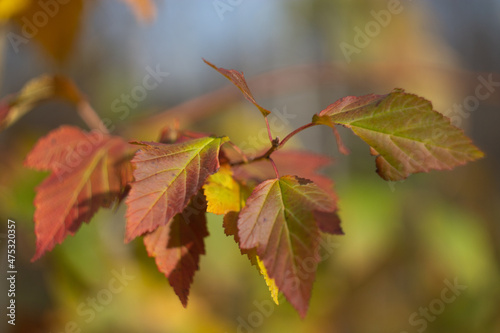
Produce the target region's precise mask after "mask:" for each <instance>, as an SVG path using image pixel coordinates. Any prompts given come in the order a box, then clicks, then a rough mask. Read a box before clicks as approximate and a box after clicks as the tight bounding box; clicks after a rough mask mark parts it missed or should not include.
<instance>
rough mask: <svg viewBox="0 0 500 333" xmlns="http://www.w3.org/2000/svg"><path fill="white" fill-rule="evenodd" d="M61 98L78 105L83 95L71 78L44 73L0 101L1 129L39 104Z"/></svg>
mask: <svg viewBox="0 0 500 333" xmlns="http://www.w3.org/2000/svg"><path fill="white" fill-rule="evenodd" d="M52 98H59V99H63V100H66V101H68V102H70V103H73V104H75V105H77V104H78V103H79V102H80V101H82V99H83V97H82V95H81V93H80V91H79V90H78V88H77V87H76V85H75V84H74V83H73V81H71V80H70V79H68V78H66V77H63V76H59V75H55V76H50V75H43V76H40V77H37V78H35V79H32V80H31V81H29V82H28V83H27V84H26V85H25V86H24V87H23V89H22V90H21V91H20V92H19V93H18V94H16V95H11V96H7V97H5V98H3V99H2V100H1V101H0V130H3V129H5V128H7V127H9V126H10V125H12V124H13V123H15V122H16V121H17V120H18V119H19V118H21V117H22V116H23V115H25V114H26V113H27V112H29V111H30V110H31V109H33V108H34V107H35V106H37V105H38V104H40V103H42V102H45V101H47V100H49V99H52Z"/></svg>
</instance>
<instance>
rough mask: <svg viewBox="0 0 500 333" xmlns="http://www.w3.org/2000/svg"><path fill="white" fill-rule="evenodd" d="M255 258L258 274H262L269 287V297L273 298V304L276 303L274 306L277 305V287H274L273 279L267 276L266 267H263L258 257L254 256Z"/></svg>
mask: <svg viewBox="0 0 500 333" xmlns="http://www.w3.org/2000/svg"><path fill="white" fill-rule="evenodd" d="M256 258H257V265H259V269H260V274H262V276H263V277H264V280H266V284H267V286H268V287H269V291H270V292H271V297H272V298H273V301H274V303H276V305H279V304H280V303H279V302H278V292H279V290H278V287H277V286H276V283H275V282H274V279H271V278H270V277H269V275H267V271H266V267H264V263H263V262H262V261H261V260H260V258H259V256H256Z"/></svg>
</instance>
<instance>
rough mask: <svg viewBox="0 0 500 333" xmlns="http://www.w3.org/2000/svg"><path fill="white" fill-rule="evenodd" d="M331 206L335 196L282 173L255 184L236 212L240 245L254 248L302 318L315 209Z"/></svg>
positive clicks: (314, 255)
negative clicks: (278, 176)
mask: <svg viewBox="0 0 500 333" xmlns="http://www.w3.org/2000/svg"><path fill="white" fill-rule="evenodd" d="M334 209H335V202H334V200H332V198H331V197H330V196H329V195H328V194H327V193H326V192H325V191H323V190H322V189H320V188H319V187H318V186H317V185H316V184H314V183H312V182H311V181H309V180H306V179H301V178H297V177H293V176H284V177H281V178H280V179H270V180H266V181H264V182H263V183H261V184H259V185H258V186H257V187H256V188H255V189H254V191H253V192H252V195H251V196H250V197H249V198H248V200H247V205H246V206H245V207H244V208H243V209H242V210H241V212H240V215H239V219H238V236H239V238H240V247H241V248H243V249H251V248H254V247H255V248H256V250H257V255H258V256H259V257H260V258H261V259H262V261H263V262H264V265H265V267H266V269H267V272H268V274H269V276H270V277H271V278H273V279H274V280H275V282H276V285H277V286H278V288H279V290H281V291H282V292H283V294H284V295H285V297H286V298H287V299H288V301H289V302H290V303H291V304H292V305H293V306H294V307H295V308H296V309H297V311H298V312H299V314H300V315H301V316H302V317H304V316H305V314H306V312H307V308H308V302H309V299H310V297H311V289H312V284H313V281H314V277H315V274H316V266H317V263H318V261H319V257H318V245H319V237H320V235H319V228H318V226H317V222H316V221H315V217H314V211H321V212H332V211H334Z"/></svg>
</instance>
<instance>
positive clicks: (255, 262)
mask: <svg viewBox="0 0 500 333" xmlns="http://www.w3.org/2000/svg"><path fill="white" fill-rule="evenodd" d="M223 226H224V233H225V234H226V235H227V236H233V237H234V241H235V242H236V244H238V246H239V244H240V238H239V236H238V212H229V213H227V214H226V215H225V216H224V222H223ZM240 252H241V254H242V255H246V256H247V258H248V260H249V261H250V264H252V266H255V268H256V269H257V271H258V272H259V274H260V275H262V277H263V278H264V281H265V282H266V285H267V287H268V288H269V292H270V293H271V298H272V299H273V301H274V303H276V304H277V305H279V301H278V293H279V289H278V287H277V286H276V283H275V281H274V279H272V278H270V277H269V274H267V270H266V267H265V266H264V264H263V263H262V261H261V260H260V258H259V256H258V255H257V251H256V249H255V248H251V249H243V248H241V247H240Z"/></svg>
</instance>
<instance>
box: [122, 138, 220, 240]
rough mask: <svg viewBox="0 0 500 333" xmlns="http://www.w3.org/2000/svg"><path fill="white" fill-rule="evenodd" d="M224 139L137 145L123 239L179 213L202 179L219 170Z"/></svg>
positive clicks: (197, 189)
mask: <svg viewBox="0 0 500 333" xmlns="http://www.w3.org/2000/svg"><path fill="white" fill-rule="evenodd" d="M227 140H228V138H227V137H223V138H214V137H205V138H200V139H196V140H190V141H185V142H181V143H175V144H162V143H156V142H139V143H138V144H141V145H142V147H141V149H140V150H139V151H138V152H137V153H136V155H135V157H134V158H133V159H132V165H133V166H134V167H135V170H134V178H135V181H134V182H133V183H132V185H131V190H130V194H129V196H128V198H127V201H126V203H127V207H128V208H127V227H126V233H125V240H126V241H127V242H128V241H131V240H132V239H134V238H135V237H137V236H140V235H142V234H144V233H146V232H151V231H153V230H155V229H156V228H157V227H159V226H162V225H165V224H166V223H168V222H169V221H170V220H171V219H172V218H173V217H174V216H175V215H176V214H178V213H180V212H182V211H183V210H184V209H185V208H186V206H187V205H188V203H189V201H190V200H191V198H192V197H193V196H194V195H195V194H196V193H198V191H199V190H200V189H201V187H202V186H203V184H204V183H205V180H206V179H207V178H208V176H210V175H211V174H213V173H215V172H216V171H217V170H218V169H219V150H220V146H221V145H222V144H223V143H224V142H226V141H227Z"/></svg>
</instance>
